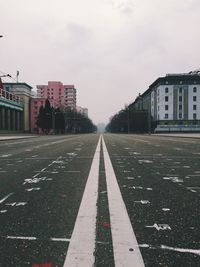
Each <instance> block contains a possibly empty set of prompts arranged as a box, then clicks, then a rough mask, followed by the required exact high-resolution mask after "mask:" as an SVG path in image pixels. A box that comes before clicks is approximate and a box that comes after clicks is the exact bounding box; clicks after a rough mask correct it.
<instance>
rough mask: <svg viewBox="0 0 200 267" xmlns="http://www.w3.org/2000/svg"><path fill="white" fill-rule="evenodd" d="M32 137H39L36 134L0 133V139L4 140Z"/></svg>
mask: <svg viewBox="0 0 200 267" xmlns="http://www.w3.org/2000/svg"><path fill="white" fill-rule="evenodd" d="M33 137H39V136H38V135H9V134H8V135H6V134H2V135H1V134H0V141H6V140H17V139H27V138H33Z"/></svg>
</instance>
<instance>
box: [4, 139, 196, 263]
mask: <svg viewBox="0 0 200 267" xmlns="http://www.w3.org/2000/svg"><path fill="white" fill-rule="evenodd" d="M199 194H200V139H195V138H184V137H182V138H178V137H170V136H168V137H166V136H165V137H164V136H154V135H153V136H151V135H122V134H121V135H120V134H119V135H117V134H116V135H115V134H104V135H98V134H89V135H69V136H68V135H63V136H40V137H33V138H28V139H18V140H3V141H1V142H0V267H75V266H78V267H79V266H80V267H92V266H99V267H114V266H116V267H142V266H149V267H157V266H161V267H176V266H178V267H179V266H180V267H190V266H194V267H197V266H200V230H199V228H200V227H199V215H200V202H199Z"/></svg>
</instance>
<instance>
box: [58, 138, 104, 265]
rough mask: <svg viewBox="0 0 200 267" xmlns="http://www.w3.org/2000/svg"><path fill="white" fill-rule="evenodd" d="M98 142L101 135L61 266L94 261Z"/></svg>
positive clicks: (98, 161)
mask: <svg viewBox="0 0 200 267" xmlns="http://www.w3.org/2000/svg"><path fill="white" fill-rule="evenodd" d="M100 142H101V137H100V138H99V141H98V144H97V148H96V151H95V154H94V157H93V161H92V165H91V169H90V173H89V176H88V179H87V183H86V187H85V190H84V194H83V198H82V201H81V204H80V208H79V211H78V215H77V218H76V222H75V226H74V230H73V233H72V237H71V241H70V243H69V247H68V251H67V256H66V259H65V263H64V265H63V267H76V266H81V267H92V266H93V265H94V262H95V257H94V252H95V238H96V216H97V197H98V180H99V165H100Z"/></svg>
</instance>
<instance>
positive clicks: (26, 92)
mask: <svg viewBox="0 0 200 267" xmlns="http://www.w3.org/2000/svg"><path fill="white" fill-rule="evenodd" d="M3 89H4V91H6V92H8V93H10V94H12V95H14V96H15V97H19V98H20V99H22V100H23V126H22V129H23V131H24V132H30V112H29V111H30V106H29V105H30V99H31V89H32V87H31V86H30V85H28V84H27V83H3Z"/></svg>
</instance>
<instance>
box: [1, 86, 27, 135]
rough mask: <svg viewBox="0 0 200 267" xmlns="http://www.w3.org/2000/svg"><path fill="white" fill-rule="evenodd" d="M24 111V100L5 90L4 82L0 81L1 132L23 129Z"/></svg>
mask: <svg viewBox="0 0 200 267" xmlns="http://www.w3.org/2000/svg"><path fill="white" fill-rule="evenodd" d="M23 111H24V103H23V100H22V99H21V98H20V97H19V96H15V95H14V94H12V93H9V92H8V91H5V90H3V84H2V83H1V81H0V132H4V131H6V132H8V131H22V130H23Z"/></svg>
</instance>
